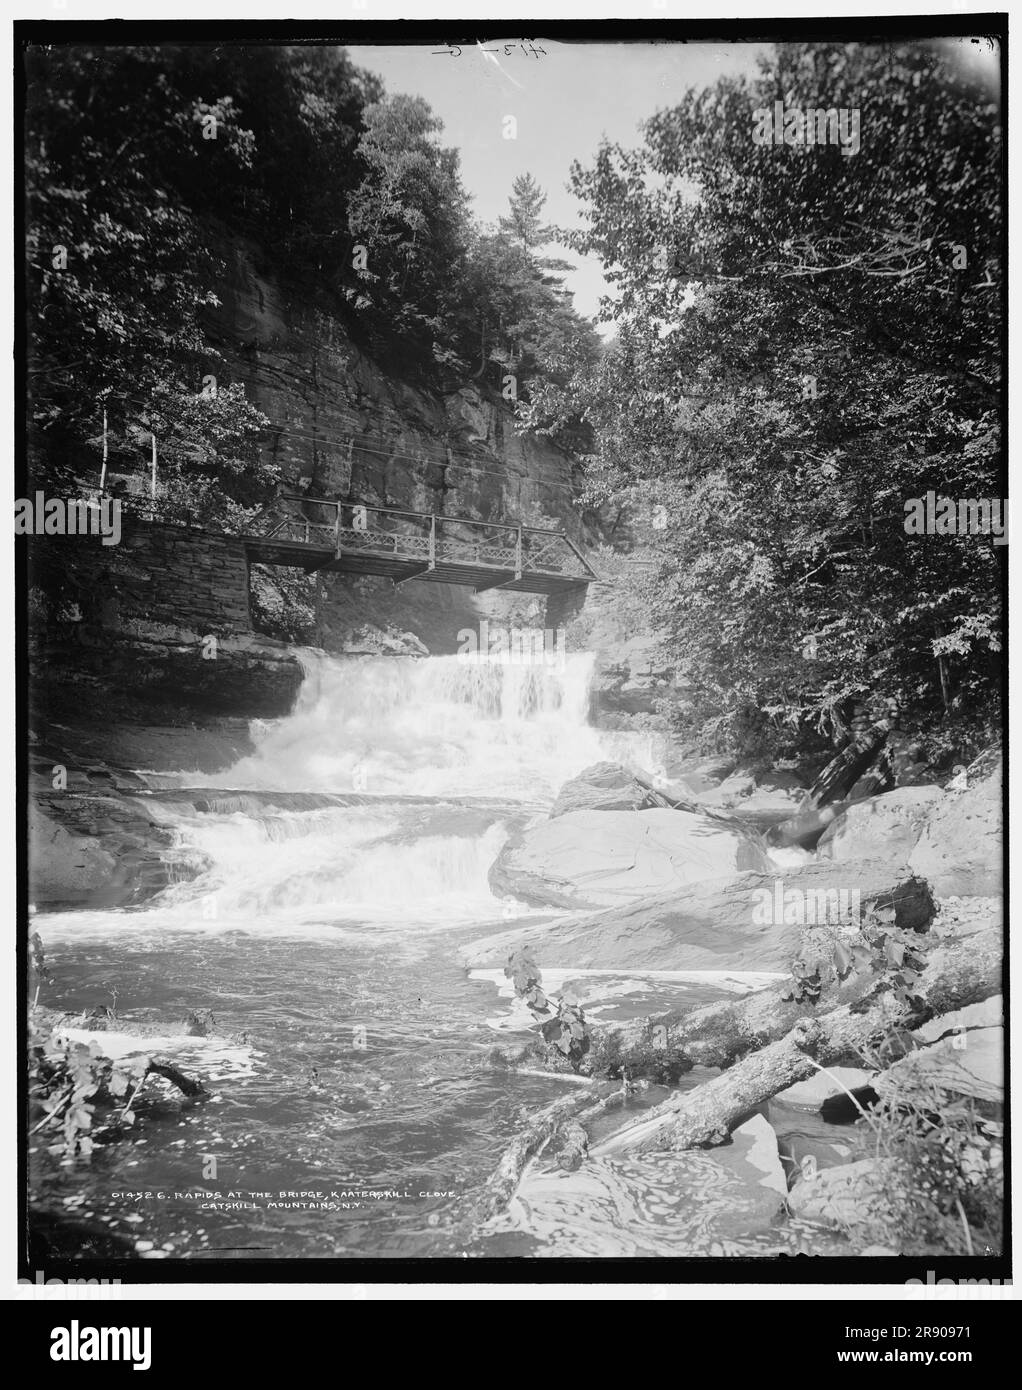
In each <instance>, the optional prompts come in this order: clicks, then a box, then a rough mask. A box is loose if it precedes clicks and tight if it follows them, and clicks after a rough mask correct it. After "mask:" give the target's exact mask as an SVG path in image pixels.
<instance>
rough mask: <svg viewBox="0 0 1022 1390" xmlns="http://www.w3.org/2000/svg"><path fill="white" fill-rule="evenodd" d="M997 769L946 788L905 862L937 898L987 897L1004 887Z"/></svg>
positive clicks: (1000, 805) (999, 774) (1001, 822)
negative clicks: (962, 786)
mask: <svg viewBox="0 0 1022 1390" xmlns="http://www.w3.org/2000/svg"><path fill="white" fill-rule="evenodd" d="M1003 819H1004V817H1003V808H1002V803H1001V770H1000V767H999V766H998V767H997V768H996V769H995V770H994V771H993V772H992V773H988V774H987V775H986V776H985V777H982V778H980V779H979V780H978V781H972V780H970V781H969V783H968V785H967V786H966V788H965V789H964V790H961V791H956V790H953V789H952V788H951V787H948V788H947V789H946V790H945V795H944V798H943V800H942V801H941V802H940V803H939V805H938V806H937V807H936V809H935V810H934V811H933V813H932V815H931V816H930V817H929V819H928V820H927V822H926V824H925V826H924V827H923V832H922V834H921V835H920V837H919V841H918V843H917V844H916V846H915V848H914V849H913V850H912V853H911V854H910V855H909V859H908V863H909V865H910V867H911V868H912V869H913V870H914V871H915V872H916V873H918V874H921V875H922V876H923V878H925V879H926V880H927V881H928V882H929V884H930V886H931V887H932V889H933V891H934V893H936V894H937V896H938V897H941V898H951V897H955V898H967V897H989V896H991V895H993V894H997V893H1000V892H1002V891H1003V887H1004V879H1003V875H1004V842H1003Z"/></svg>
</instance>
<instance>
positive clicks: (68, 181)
mask: <svg viewBox="0 0 1022 1390" xmlns="http://www.w3.org/2000/svg"><path fill="white" fill-rule="evenodd" d="M30 57H31V62H30V84H29V100H28V123H27V124H28V131H27V137H28V138H27V151H26V175H27V183H28V246H27V280H28V308H29V314H30V320H31V324H32V333H31V336H30V344H29V363H28V370H29V396H30V431H31V434H30V438H31V443H32V446H33V450H32V457H33V474H34V477H33V481H36V482H39V483H40V484H45V485H49V486H51V487H53V488H54V489H56V490H62V489H71V488H73V487H74V486H75V482H76V479H78V478H79V477H81V476H82V475H98V470H99V452H98V444H99V440H100V436H101V430H102V424H101V421H102V411H103V409H104V408H105V409H106V412H107V418H108V424H109V433H110V440H111V448H112V451H113V456H114V457H113V462H114V464H115V465H117V464H118V463H120V465H121V466H122V467H123V460H124V458H125V457H127V458H129V459H130V460H131V464H130V465H129V467H134V466H140V465H142V463H143V461H144V460H145V459H146V457H147V453H148V446H149V436H150V434H151V433H152V432H156V433H157V435H158V437H159V438H160V439H161V441H162V447H163V449H164V450H165V455H164V457H165V460H166V461H168V462H169V461H171V460H174V461H175V466H176V468H177V471H178V472H179V473H181V474H182V475H191V476H192V477H193V479H194V480H195V481H196V482H199V481H201V480H202V479H205V480H206V482H207V483H211V482H212V481H213V480H214V479H215V480H217V481H218V483H219V484H222V485H223V487H224V489H225V490H226V491H227V493H228V495H230V494H231V488H232V480H236V481H239V482H240V481H241V480H242V479H243V478H244V479H245V482H244V486H242V487H240V488H239V489H238V491H237V493H236V496H237V498H238V500H239V501H246V500H247V501H252V500H254V496H255V495H257V494H258V492H259V488H258V487H254V488H253V486H252V483H253V481H254V478H255V468H256V460H255V453H254V450H253V448H252V443H253V440H254V437H255V434H256V432H257V430H258V428H259V427H260V426H261V424H262V423H263V417H262V416H260V415H259V413H258V412H256V411H255V410H254V409H253V407H252V406H251V405H250V404H249V403H248V402H247V401H246V400H245V397H244V392H243V391H242V390H241V389H240V388H239V387H227V388H226V389H224V390H222V391H220V390H213V389H209V388H207V390H206V392H205V393H203V390H202V383H203V378H204V377H215V376H216V374H217V371H218V369H219V362H220V358H219V354H218V353H217V352H216V351H215V349H214V348H213V347H212V346H211V344H210V343H209V342H208V341H207V338H206V335H205V332H204V329H203V324H202V316H203V312H204V311H206V310H208V309H210V308H212V307H215V305H216V303H217V300H216V296H215V294H214V292H213V289H212V286H213V284H214V283H215V279H216V276H217V274H218V272H219V270H220V266H219V265H218V262H217V258H216V256H215V255H214V253H213V251H212V250H211V248H210V246H209V242H208V238H207V237H205V236H204V235H203V234H202V229H201V227H200V225H199V224H198V222H197V220H196V218H195V216H194V214H192V213H191V212H190V211H188V210H187V209H185V208H183V207H182V206H181V204H180V199H179V198H178V197H177V196H176V193H175V190H174V187H173V185H172V183H171V179H170V173H171V171H172V170H176V171H177V172H178V173H179V174H180V172H181V171H183V170H189V169H192V168H194V167H199V166H202V167H204V168H206V169H207V175H206V177H208V178H215V177H216V170H217V169H219V168H223V169H225V170H233V169H235V168H238V167H240V168H244V167H247V165H248V164H249V163H250V161H251V158H252V140H251V134H250V132H248V131H246V130H244V129H243V128H241V126H240V125H239V124H238V122H237V119H236V113H235V110H234V107H233V104H232V101H231V98H230V97H224V98H222V99H216V100H212V101H210V102H206V103H203V102H200V101H198V100H196V99H193V98H190V97H187V96H185V95H184V94H183V93H182V92H181V91H179V90H178V89H177V88H176V87H175V86H174V84H173V82H172V80H171V78H170V77H169V76H168V73H167V71H166V63H165V60H164V57H163V56H162V54H161V53H160V51H158V50H155V49H136V48H130V49H118V50H111V49H70V48H59V47H54V48H50V49H47V50H45V51H33V53H32V54H31V55H30ZM206 117H208V118H211V119H212V120H213V121H215V122H216V124H217V128H218V138H217V139H216V140H215V141H211V140H204V139H203V119H204V118H206ZM207 128H208V127H207ZM268 476H269V475H267V477H268Z"/></svg>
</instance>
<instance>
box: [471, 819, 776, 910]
mask: <svg viewBox="0 0 1022 1390" xmlns="http://www.w3.org/2000/svg"><path fill="white" fill-rule="evenodd" d="M764 863H765V860H764V859H763V856H762V854H761V853H760V852H759V851H758V850H757V849H755V847H754V846H752V845H751V844H750V843H749V842H748V841H746V840H745V839H743V838H742V836H741V835H739V834H738V833H737V832H736V831H735V830H733V829H729V828H727V827H725V826H723V825H721V824H720V823H719V822H714V821H711V820H709V819H707V818H706V817H704V816H699V815H693V814H691V813H689V812H685V811H673V810H652V811H639V812H634V811H607V810H601V811H594V810H589V811H568V812H566V813H565V814H563V815H560V816H557V817H555V818H553V819H551V820H546V821H542V822H540V823H539V824H536V825H533V826H531V827H529V828H527V829H525V830H523V831H520V832H519V833H518V834H516V835H513V836H512V837H511V838H510V839H509V840H508V841H507V843H506V844H505V846H504V848H503V849H502V850H501V852H500V855H499V856H498V858H497V860H496V862H495V863H494V864H493V866H492V868H491V869H490V886H491V888H492V889H493V891H494V893H495V894H497V896H498V897H512V898H516V899H517V900H518V901H519V902H524V903H529V904H530V905H531V906H535V907H587V906H588V907H608V906H611V905H612V904H615V903H625V902H634V901H636V900H637V899H640V898H648V897H651V896H652V895H654V894H657V893H663V892H666V891H667V890H668V889H671V888H675V889H680V888H682V887H683V886H685V885H687V884H691V883H696V882H699V881H700V880H703V879H720V878H726V877H728V876H730V875H733V874H735V873H740V872H741V871H742V870H744V869H747V868H751V867H761V866H762V865H763V864H764Z"/></svg>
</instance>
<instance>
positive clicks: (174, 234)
mask: <svg viewBox="0 0 1022 1390" xmlns="http://www.w3.org/2000/svg"><path fill="white" fill-rule="evenodd" d="M28 78H29V80H28V99H27V113H26V180H27V190H28V257H27V259H28V265H27V289H28V311H29V324H30V335H29V336H30V354H29V355H30V361H29V372H30V376H29V385H30V425H31V440H32V444H33V455H32V457H33V478H32V482H33V483H34V484H35V483H45V484H49V485H50V486H51V487H53V489H54V490H55V491H59V490H64V489H67V488H70V487H71V486H72V485H73V484H74V481H75V480H76V479H78V478H81V477H89V478H92V477H95V478H98V474H99V468H100V441H101V436H102V421H103V412H104V409H105V411H106V416H107V424H108V442H109V453H110V468H111V469H112V470H116V471H118V472H122V473H128V474H137V475H139V476H140V477H143V476H144V475H145V472H146V470H147V468H148V461H149V451H150V448H151V441H152V436H153V435H154V434H155V435H156V436H157V439H158V445H159V474H160V480H161V483H163V484H165V485H166V486H165V489H164V493H163V499H162V500H161V502H160V503H159V507H158V510H160V511H161V512H162V513H163V514H169V515H177V514H178V513H180V512H182V511H187V512H189V513H191V514H192V515H193V516H195V517H197V518H198V519H205V518H208V517H210V516H211V515H213V514H215V515H216V516H217V517H218V519H219V520H221V521H223V520H225V519H226V521H227V522H228V524H231V523H232V522H237V523H241V522H243V521H244V520H245V519H246V517H247V516H250V515H251V514H252V511H253V509H254V508H255V507H256V506H257V505H258V504H260V503H261V502H263V501H265V499H266V498H267V497H268V496H269V495H270V494H271V493H272V490H273V487H274V485H275V484H276V483H277V481H278V475H277V470H276V467H275V465H274V464H272V463H271V462H269V461H268V458H269V456H268V451H266V450H263V451H260V448H259V438H260V430H261V428H262V427H263V426H264V425H265V423H266V421H265V419H264V417H263V416H261V415H260V413H259V412H258V411H257V410H255V409H254V408H253V406H252V405H251V403H250V402H248V401H247V400H246V399H245V395H244V391H243V389H242V388H241V386H239V385H238V384H236V383H235V384H232V383H231V381H230V380H229V374H228V371H227V364H226V363H225V361H224V359H223V357H222V355H221V353H220V351H219V349H218V346H217V335H216V330H215V316H214V315H213V314H212V312H211V311H214V310H215V309H216V308H217V306H218V299H217V295H216V287H217V284H218V281H219V280H220V279H221V278H222V276H223V273H224V269H225V256H226V252H227V248H228V240H227V239H228V237H229V236H231V235H235V236H236V235H246V236H250V237H251V238H252V239H253V240H254V241H255V242H256V244H257V245H259V246H261V247H262V248H263V250H264V252H265V253H266V254H267V255H268V257H269V258H270V260H271V262H272V265H273V268H274V273H275V275H277V276H278V277H280V278H282V279H284V280H285V281H287V280H288V279H291V280H300V281H302V282H304V283H306V284H309V283H310V282H311V285H312V286H313V288H314V291H315V293H316V294H317V295H320V296H325V301H326V303H327V305H328V307H330V308H331V309H332V310H333V312H335V313H337V314H338V315H340V316H342V317H343V318H345V320H346V321H347V323H348V326H349V329H350V331H351V332H352V333H353V334H354V336H355V337H356V339H358V340H359V341H360V342H361V343H362V344H363V345H364V346H366V347H368V348H369V350H370V351H381V352H382V351H384V350H385V351H386V354H387V363H388V367H389V369H390V370H392V371H396V372H404V373H405V374H410V375H413V376H418V377H419V378H421V379H422V380H423V381H424V382H425V383H426V384H427V385H428V384H433V385H435V384H439V383H441V382H444V381H447V382H449V381H450V380H451V379H452V378H453V379H455V380H458V379H465V378H467V377H468V375H469V374H470V368H471V372H472V373H473V374H474V375H475V376H476V377H477V378H479V379H481V380H482V382H483V383H484V384H485V385H487V386H489V387H490V388H492V389H494V390H497V391H502V390H504V388H505V386H506V378H507V376H508V375H513V376H515V378H516V380H515V384H514V389H513V391H512V392H510V393H507V392H505V394H506V395H507V398H508V399H514V398H515V397H516V396H517V395H518V394H521V395H522V396H523V397H525V398H527V397H528V395H529V392H530V388H531V383H532V380H533V379H534V378H536V377H537V376H542V375H543V374H544V373H549V374H550V376H551V379H552V380H557V381H559V382H562V383H563V382H564V381H566V380H567V379H568V377H569V376H570V374H571V372H572V370H574V369H575V368H576V367H577V366H578V365H580V364H581V363H583V362H584V361H587V360H593V358H594V357H595V353H596V346H597V343H596V338H595V335H594V334H593V331H592V329H591V327H590V326H589V325H587V324H586V323H585V322H584V321H583V320H582V319H580V318H579V317H578V316H577V315H576V314H575V313H574V311H573V310H572V309H571V307H570V304H569V303H568V301H567V297H566V296H565V294H564V293H563V291H562V290H561V289H560V287H559V285H558V283H557V282H556V280H555V279H554V278H553V277H551V275H550V274H549V269H548V265H549V263H546V262H543V261H542V259H541V257H540V251H541V248H542V245H543V244H544V243H545V241H546V240H547V239H549V236H550V235H552V230H551V229H548V228H542V227H541V224H540V221H539V216H538V214H539V210H540V209H541V207H542V202H543V195H542V193H541V191H540V190H539V189H538V188H536V187H535V185H534V184H532V182H531V181H527V183H526V185H525V186H524V188H525V191H524V195H522V196H519V195H517V194H516V199H517V201H516V199H513V200H512V203H511V212H510V220H509V229H508V230H501V229H497V230H492V229H486V228H482V227H479V226H477V225H476V224H475V223H474V222H473V219H472V217H471V215H470V212H469V207H468V199H467V196H466V194H465V191H464V189H463V187H462V185H461V180H460V174H459V168H458V155H457V152H456V151H454V150H452V149H446V148H444V147H443V146H442V145H441V144H440V143H439V139H438V136H439V133H440V123H439V121H438V120H437V119H436V117H435V116H434V115H433V113H432V112H431V110H430V109H429V107H428V106H427V104H426V103H425V102H424V101H423V100H422V99H421V98H418V97H407V96H400V95H398V96H391V97H388V96H386V95H385V94H384V92H383V89H382V86H381V84H380V83H379V81H378V80H377V79H376V78H375V77H373V76H371V75H370V74H367V73H363V72H360V71H358V70H357V69H356V68H355V67H354V66H353V65H352V64H351V62H350V60H349V58H348V57H347V55H346V54H345V52H344V51H343V50H341V49H337V48H314V47H302V48H287V47H276V48H274V47H268V46H266V47H263V46H258V45H250V46H245V47H241V46H229V45H228V46H217V47H216V48H213V47H181V48H175V47H160V48H144V47H120V48H104V47H95V46H93V47H65V46H61V45H52V46H47V47H46V48H36V49H33V50H31V51H30V52H29V54H28ZM519 207H520V208H521V209H522V210H523V215H524V217H525V221H524V222H523V220H522V216H519V212H518V208H519ZM530 219H531V220H530ZM523 225H524V226H526V227H527V234H526V236H525V237H524V239H523V237H522V235H521V228H522V226H523Z"/></svg>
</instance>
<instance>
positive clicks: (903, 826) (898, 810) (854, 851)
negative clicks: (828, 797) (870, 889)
mask: <svg viewBox="0 0 1022 1390" xmlns="http://www.w3.org/2000/svg"><path fill="white" fill-rule="evenodd" d="M943 799H944V793H943V791H941V789H940V787H899V788H897V789H896V790H895V791H890V792H886V793H885V794H884V795H883V796H871V797H869V798H868V800H866V801H857V802H855V803H854V804H853V805H851V806H849V807H848V808H847V809H846V810H845V811H844V812H843V814H842V815H840V816H839V817H838V818H837V820H835V821H833V822H832V823H831V824H830V825H828V827H827V829H826V830H825V831H824V832H823V834H822V835H821V836H820V840H819V843H818V844H817V847H816V849H817V853H818V854H819V855H820V856H821V857H822V858H826V859H836V860H847V859H889V860H892V861H893V862H894V863H896V864H904V863H905V862H906V861H907V860H908V858H909V855H910V854H911V853H912V851H913V849H915V847H916V844H917V842H918V840H919V837H920V835H921V834H922V833H923V827H924V825H925V824H926V821H927V818H928V817H929V816H930V815H931V814H932V813H933V811H935V810H936V808H937V806H939V804H940V803H941V801H943Z"/></svg>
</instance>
